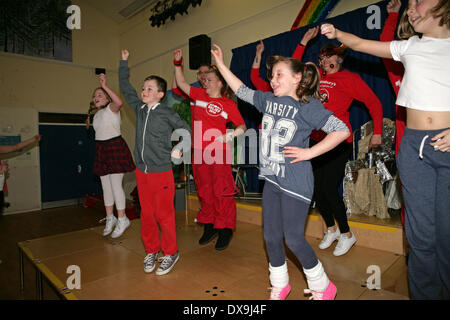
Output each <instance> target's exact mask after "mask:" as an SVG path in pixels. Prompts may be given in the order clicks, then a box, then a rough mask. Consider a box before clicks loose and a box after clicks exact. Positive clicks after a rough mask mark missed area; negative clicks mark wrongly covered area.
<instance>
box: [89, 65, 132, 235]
mask: <svg viewBox="0 0 450 320" xmlns="http://www.w3.org/2000/svg"><path fill="white" fill-rule="evenodd" d="M100 85H101V86H100V87H99V88H97V89H95V91H94V94H93V95H92V102H91V108H90V109H89V112H88V119H87V126H89V120H90V114H91V113H93V112H94V111H96V113H95V115H94V120H93V127H94V130H95V149H96V151H95V159H94V173H95V174H96V175H98V176H100V181H101V183H102V189H103V201H104V203H105V209H106V226H105V229H104V230H103V236H107V235H109V234H110V233H111V232H112V234H111V237H112V238H118V237H120V236H121V235H122V233H123V232H124V231H125V230H126V229H127V228H128V227H129V226H130V220H129V219H128V218H127V216H126V214H125V207H126V202H125V192H124V190H123V186H122V180H123V176H124V174H125V172H131V171H133V170H134V169H135V168H136V167H135V165H134V162H133V157H132V156H131V152H130V150H129V149H128V146H127V143H126V142H125V140H124V139H123V138H122V136H121V133H120V121H121V120H120V109H121V107H122V100H121V99H120V97H119V96H118V95H117V94H115V93H114V91H112V90H111V89H110V88H109V87H108V86H107V85H106V77H105V75H104V74H103V73H102V74H101V75H100ZM114 204H115V205H116V209H117V216H118V218H116V217H115V216H114ZM113 229H114V231H113Z"/></svg>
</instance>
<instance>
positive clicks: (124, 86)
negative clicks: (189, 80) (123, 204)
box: [119, 50, 191, 275]
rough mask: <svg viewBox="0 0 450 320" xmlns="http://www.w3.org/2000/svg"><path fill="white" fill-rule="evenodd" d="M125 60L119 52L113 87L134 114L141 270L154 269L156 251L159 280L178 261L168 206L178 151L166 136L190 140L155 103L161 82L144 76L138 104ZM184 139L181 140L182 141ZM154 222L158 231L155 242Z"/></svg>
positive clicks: (177, 118)
mask: <svg viewBox="0 0 450 320" xmlns="http://www.w3.org/2000/svg"><path fill="white" fill-rule="evenodd" d="M128 57H129V52H128V51H127V50H122V60H121V61H120V66H119V86H120V90H121V91H122V94H123V95H124V97H125V100H126V101H127V102H128V104H129V105H130V107H131V108H132V109H133V111H134V113H135V114H136V142H135V147H134V160H135V163H136V182H137V188H138V194H139V202H140V204H141V238H142V242H143V244H144V248H145V251H146V253H147V255H146V257H145V259H144V271H145V272H147V273H150V272H152V271H153V270H154V269H155V267H156V260H157V256H158V253H159V251H160V250H162V251H163V253H164V255H165V256H164V258H163V260H162V262H161V264H160V265H159V267H158V269H157V270H156V274H157V275H163V274H166V273H168V272H169V271H170V270H171V269H172V268H173V266H174V265H175V263H176V262H177V261H178V258H179V254H178V247H177V241H176V230H175V208H174V203H173V199H174V196H175V182H174V178H173V172H172V161H171V157H174V158H181V151H180V150H179V149H178V148H177V146H176V147H175V148H173V150H172V141H171V136H172V133H173V131H174V130H176V129H185V130H187V132H189V139H190V132H191V130H190V127H189V125H188V124H187V123H185V122H184V121H183V120H181V118H180V116H179V115H178V113H176V112H175V111H174V110H173V109H172V108H170V107H168V106H167V105H165V104H164V103H161V100H162V99H163V98H164V95H165V93H166V88H167V82H166V81H165V80H164V79H162V78H160V77H158V76H154V75H152V76H149V77H147V78H146V79H145V80H144V84H143V86H142V91H141V99H139V97H138V95H137V93H136V90H135V89H134V88H133V87H132V86H131V84H130V82H129V80H128V78H129V75H130V73H129V67H128ZM187 132H185V133H186V134H187ZM186 134H184V135H182V136H185V137H186ZM183 143H185V141H183ZM158 223H159V225H160V228H161V239H160V238H159V229H158Z"/></svg>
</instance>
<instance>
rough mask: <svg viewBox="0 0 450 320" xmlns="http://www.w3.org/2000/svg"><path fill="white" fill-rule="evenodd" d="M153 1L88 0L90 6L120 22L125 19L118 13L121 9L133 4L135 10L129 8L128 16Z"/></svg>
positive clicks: (153, 0) (146, 6)
mask: <svg viewBox="0 0 450 320" xmlns="http://www.w3.org/2000/svg"><path fill="white" fill-rule="evenodd" d="M155 1H156V0H89V1H88V2H89V4H90V5H91V6H93V7H94V8H96V9H97V10H99V11H100V12H102V13H103V14H104V15H106V16H107V17H110V18H111V19H113V20H114V21H116V22H118V23H120V22H123V21H125V20H126V19H127V17H124V16H123V15H121V14H120V11H121V10H123V9H125V8H127V7H128V6H130V5H133V4H134V8H135V10H131V11H129V12H128V14H131V15H130V16H128V18H130V17H131V16H133V15H134V14H136V13H138V12H140V11H142V10H143V9H147V8H148V7H149V5H150V4H152V3H153V2H155ZM136 10H138V11H136ZM149 16H150V11H149Z"/></svg>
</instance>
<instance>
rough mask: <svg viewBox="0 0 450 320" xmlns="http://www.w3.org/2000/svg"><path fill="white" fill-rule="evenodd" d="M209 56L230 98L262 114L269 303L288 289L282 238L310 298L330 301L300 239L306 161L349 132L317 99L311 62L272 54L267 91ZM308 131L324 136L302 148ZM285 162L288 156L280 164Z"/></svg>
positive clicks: (308, 190) (309, 190)
mask: <svg viewBox="0 0 450 320" xmlns="http://www.w3.org/2000/svg"><path fill="white" fill-rule="evenodd" d="M214 48H215V49H214V50H212V51H211V52H212V55H213V57H214V59H215V61H216V63H217V67H218V69H219V71H220V73H221V74H222V75H223V77H224V78H225V80H226V81H227V83H228V84H229V86H230V88H231V89H232V90H233V91H234V92H235V93H236V96H237V97H238V98H240V99H242V100H244V101H246V102H248V103H250V104H252V105H254V106H255V107H256V108H257V109H258V110H259V111H260V112H262V113H263V114H264V116H263V119H262V129H261V130H262V132H261V141H260V150H261V151H260V159H261V160H260V177H261V178H263V179H265V184H264V190H263V199H262V209H263V219H264V240H265V243H266V248H267V253H268V256H269V273H270V275H269V279H270V283H271V285H272V291H271V295H270V299H272V300H284V299H285V298H286V297H287V295H288V294H289V292H290V290H291V286H290V284H289V275H288V270H287V263H286V257H285V252H284V243H283V239H285V240H286V244H287V246H288V247H289V248H290V249H291V251H292V252H293V253H294V254H295V256H296V257H297V258H298V259H299V261H300V262H301V264H302V266H303V271H304V272H305V275H306V279H307V282H308V287H309V289H306V290H305V293H311V294H312V297H311V299H315V300H332V299H334V298H335V296H336V287H335V285H334V284H333V283H332V282H331V281H330V280H329V279H328V276H327V274H326V273H325V270H324V268H323V266H322V264H321V262H320V261H319V260H318V259H317V256H316V254H315V253H314V250H313V249H312V248H311V246H310V245H309V243H308V242H307V241H306V239H305V235H304V229H305V222H306V218H307V215H308V210H309V206H310V202H311V197H312V194H313V187H314V182H313V180H314V179H313V173H312V168H311V163H310V161H309V160H310V159H312V158H314V157H317V156H318V155H320V154H323V153H324V152H327V151H328V150H331V149H332V148H334V147H335V146H337V145H338V144H339V143H341V142H342V141H344V140H345V139H346V138H347V137H348V136H349V134H350V132H349V130H348V128H347V126H346V125H345V124H344V123H343V122H342V121H341V120H339V119H337V118H336V117H334V116H333V114H332V112H331V111H329V110H327V109H325V108H324V107H323V105H322V103H321V102H320V101H319V100H318V99H319V81H320V76H319V73H318V70H317V67H316V66H315V65H314V64H313V63H307V64H303V63H301V62H300V61H299V60H297V59H294V58H286V57H280V56H273V57H270V58H269V59H268V62H267V65H268V66H267V67H268V70H269V71H268V74H269V75H270V76H271V79H270V85H271V87H272V89H273V93H272V92H262V91H254V90H252V89H250V88H248V87H246V86H245V85H244V84H243V83H242V81H241V80H239V79H238V78H237V77H236V76H235V75H234V74H233V73H232V72H231V71H230V70H229V69H228V68H227V67H226V66H225V64H224V62H223V54H222V50H221V49H220V48H219V47H218V46H217V45H214ZM313 129H322V130H324V131H325V132H327V133H328V134H327V136H326V137H325V138H324V139H323V140H322V141H321V142H319V143H318V144H316V145H315V146H313V147H312V148H308V145H309V135H310V134H311V131H312V130H313ZM286 158H294V159H293V160H292V161H290V162H289V161H286Z"/></svg>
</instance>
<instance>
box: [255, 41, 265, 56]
mask: <svg viewBox="0 0 450 320" xmlns="http://www.w3.org/2000/svg"><path fill="white" fill-rule="evenodd" d="M263 52H264V43H263V42H262V40H259V43H258V44H257V45H256V55H257V56H261V55H262V53H263Z"/></svg>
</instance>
